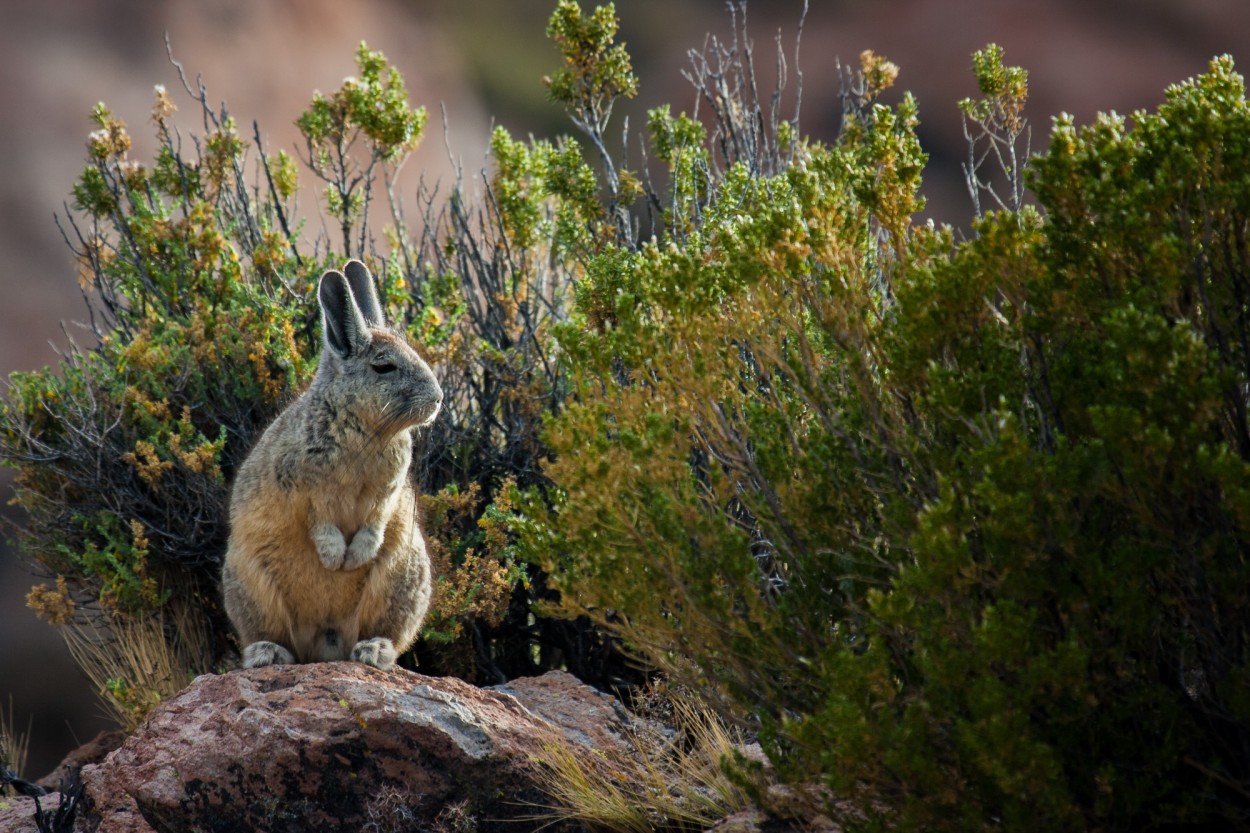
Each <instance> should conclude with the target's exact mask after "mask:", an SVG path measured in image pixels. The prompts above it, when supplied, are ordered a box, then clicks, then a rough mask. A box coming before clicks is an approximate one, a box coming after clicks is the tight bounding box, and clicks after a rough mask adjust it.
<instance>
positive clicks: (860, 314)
mask: <svg viewBox="0 0 1250 833" xmlns="http://www.w3.org/2000/svg"><path fill="white" fill-rule="evenodd" d="M864 62H865V63H864V67H863V71H862V72H861V73H860V74H859V76H857V77H856V76H853V77H852V79H853V80H854V81H855V83H854V84H851V85H846V86H844V100H845V104H844V112H845V113H846V114H847V119H846V121H845V124H844V128H843V131H842V134H841V136H840V137H839V139H838V141H837V142H836V143H835V144H834V145H833V146H828V147H826V146H822V145H820V144H818V143H815V142H811V141H809V140H806V139H803V138H801V134H799V133H798V132H797V130H795V131H794V132H792V133H790V134H788V135H789V136H790V137H792V138H788V139H787V141H786V142H782V141H780V140H779V139H778V140H777V141H776V142H775V146H787V145H789V146H791V147H793V148H794V150H793V153H792V155H791V156H789V157H787V158H786V159H784V160H783V163H782V164H781V165H779V166H777V167H776V168H775V169H774V170H772V171H769V170H768V169H766V168H764V167H763V166H759V165H754V166H753V165H751V164H750V163H749V162H747V161H741V160H738V161H731V162H730V163H729V164H728V165H726V166H725V167H723V168H719V169H718V168H717V167H716V166H713V165H711V164H709V161H708V160H709V158H710V152H711V151H710V149H709V145H711V147H715V142H714V140H713V141H711V142H708V143H705V142H704V140H703V136H702V135H701V134H700V133H699V131H698V130H696V129H690V128H687V129H685V130H684V136H685V139H684V142H685V144H684V145H683V152H684V153H686V154H694V155H695V157H696V158H697V159H698V160H699V161H698V162H696V163H695V164H694V165H693V166H691V167H692V168H697V169H698V170H700V171H703V172H705V173H707V174H708V176H707V179H706V181H705V182H700V183H698V185H697V186H696V187H691V184H690V183H689V182H684V183H683V181H678V182H676V183H675V184H674V185H672V186H671V193H672V194H673V199H672V204H673V205H675V206H681V208H682V210H681V212H680V213H679V212H677V211H674V212H672V213H671V214H670V215H669V216H668V218H667V219H668V220H669V222H670V226H669V228H668V229H667V230H666V233H665V234H664V235H663V236H661V237H660V238H658V239H657V240H656V241H655V242H654V243H649V244H645V245H642V246H641V247H639V248H638V249H637V250H625V249H620V248H618V249H615V250H611V251H608V252H605V253H604V254H602V255H601V256H600V257H599V258H597V259H596V260H595V261H594V262H593V263H592V264H591V265H590V267H589V268H588V270H587V274H586V276H585V278H584V279H583V282H582V284H581V285H580V286H579V290H578V300H579V306H578V307H577V309H576V311H575V316H576V317H575V319H574V322H573V323H572V324H571V325H570V326H568V327H567V328H564V329H561V330H560V333H559V338H560V343H561V346H562V347H563V348H564V349H565V350H566V351H567V353H568V355H569V356H570V361H571V363H572V365H573V369H574V373H573V379H574V388H573V389H574V397H573V399H572V401H571V402H570V404H569V405H568V407H567V408H566V409H565V410H564V411H563V412H562V413H561V414H560V415H559V416H558V417H557V418H556V419H555V420H554V421H553V422H552V424H551V427H550V429H549V431H548V432H547V434H546V437H547V439H548V442H549V443H550V444H551V446H552V448H553V450H554V452H555V458H554V462H553V463H552V464H551V465H550V466H549V467H548V468H547V471H548V472H549V474H550V476H551V477H552V479H553V480H554V481H555V483H556V484H557V486H558V492H557V495H558V497H557V504H558V513H557V514H555V515H553V516H551V518H549V519H548V522H547V523H545V524H542V523H539V524H535V525H533V526H532V527H531V528H530V529H529V531H528V532H527V536H526V546H528V547H530V548H532V550H533V551H534V552H548V553H549V557H550V558H551V559H552V563H553V569H555V571H556V575H557V578H558V586H559V587H560V589H561V591H562V592H563V594H564V595H563V600H564V603H565V605H566V610H568V611H569V612H578V613H584V614H587V615H590V616H592V617H594V618H595V619H596V620H597V621H599V622H600V623H601V624H602V625H603V626H605V627H606V628H608V629H609V630H610V631H611V632H612V633H615V634H617V635H619V636H620V637H621V638H622V639H623V640H624V641H625V643H626V644H627V645H628V646H629V647H630V648H631V649H632V650H633V651H635V652H636V653H637V654H638V656H640V657H641V658H642V659H643V660H644V661H645V662H647V663H649V664H651V665H653V666H656V667H660V668H663V669H665V670H666V671H668V672H669V673H670V674H673V675H676V676H678V677H679V678H681V679H685V680H687V681H688V682H691V683H693V684H695V685H699V686H702V687H705V688H706V689H708V690H709V691H711V692H714V693H716V694H718V695H719V697H720V699H719V701H718V702H719V703H720V705H721V708H722V709H724V710H725V711H726V712H728V713H730V714H733V715H737V716H738V717H739V718H740V719H746V720H751V721H756V722H757V725H758V726H759V728H760V729H761V732H762V737H763V739H764V740H765V743H766V747H767V749H768V751H769V754H770V757H771V758H772V760H773V763H774V764H775V765H776V766H777V767H778V769H779V770H780V771H781V772H782V773H783V774H784V776H785V777H786V778H788V779H790V780H791V781H793V782H796V783H803V782H807V781H810V780H811V779H812V778H813V777H815V778H816V779H817V780H819V781H821V782H823V783H824V784H825V785H827V786H828V787H830V788H832V790H833V793H832V794H834V795H842V796H850V797H853V798H854V799H855V801H856V803H857V804H858V807H859V812H860V813H862V814H863V815H862V816H852V817H849V818H847V819H846V823H847V824H850V825H853V826H857V827H870V828H874V829H875V828H877V827H879V826H885V827H890V828H891V829H960V830H965V829H991V828H998V827H1006V828H1009V829H1056V830H1058V829H1074V828H1099V829H1136V828H1139V827H1143V826H1148V825H1182V824H1194V825H1201V824H1209V823H1218V822H1223V823H1226V824H1227V823H1243V824H1244V822H1245V819H1246V817H1247V813H1248V811H1250V804H1248V802H1247V800H1246V795H1247V787H1250V770H1247V767H1246V763H1245V761H1246V758H1245V756H1244V754H1243V752H1241V751H1240V750H1244V748H1245V744H1246V742H1247V740H1248V739H1250V734H1248V732H1250V721H1248V719H1247V718H1248V717H1250V713H1247V711H1246V708H1245V701H1246V698H1245V692H1246V691H1247V687H1246V682H1247V672H1248V670H1250V665H1248V660H1250V657H1248V656H1247V652H1246V640H1245V635H1246V633H1247V632H1248V631H1247V626H1248V625H1250V621H1248V620H1247V615H1248V611H1250V606H1248V605H1247V598H1246V588H1247V586H1250V583H1248V581H1247V579H1250V575H1248V574H1247V567H1246V561H1245V558H1244V554H1245V552H1246V550H1247V535H1248V532H1250V528H1248V527H1247V520H1250V516H1247V514H1246V495H1247V494H1250V492H1247V490H1246V486H1247V482H1248V481H1247V476H1248V475H1250V468H1247V461H1248V460H1250V455H1248V453H1247V452H1250V443H1247V440H1246V438H1247V434H1246V432H1245V426H1246V421H1245V408H1246V404H1245V402H1246V400H1245V390H1246V389H1247V384H1248V383H1250V380H1248V379H1247V368H1248V367H1250V362H1247V356H1246V355H1245V353H1244V350H1245V345H1244V339H1243V338H1242V337H1241V335H1238V334H1240V333H1243V331H1244V330H1245V321H1244V319H1245V315H1246V312H1245V310H1246V305H1245V303H1244V301H1245V298H1246V297H1248V296H1247V289H1248V288H1250V287H1247V286H1246V283H1245V275H1246V267H1247V265H1248V264H1250V257H1248V255H1250V252H1248V251H1247V248H1246V242H1245V240H1246V228H1247V218H1248V215H1247V207H1248V205H1247V201H1248V200H1250V191H1247V189H1246V187H1245V179H1244V176H1243V175H1242V173H1241V172H1244V170H1246V154H1247V153H1248V152H1250V144H1247V139H1246V136H1247V135H1248V134H1247V132H1246V128H1247V113H1248V111H1247V107H1246V102H1245V93H1244V87H1243V83H1242V80H1241V77H1240V76H1238V75H1237V74H1236V73H1235V72H1234V71H1233V68H1232V62H1231V60H1230V59H1227V58H1221V59H1217V60H1215V61H1214V62H1213V63H1212V64H1211V68H1210V71H1209V72H1208V73H1207V74H1206V75H1203V76H1201V77H1199V78H1196V79H1193V80H1191V81H1189V82H1186V83H1184V84H1181V85H1177V86H1175V87H1173V88H1170V89H1169V90H1168V93H1167V100H1166V102H1165V103H1164V104H1163V105H1162V106H1161V107H1160V108H1159V110H1158V112H1157V113H1144V112H1143V113H1138V114H1135V116H1134V118H1133V125H1132V127H1131V128H1130V127H1129V126H1128V124H1127V123H1126V121H1125V120H1123V119H1121V118H1118V117H1106V116H1104V117H1100V118H1099V120H1098V121H1097V122H1096V123H1095V124H1094V125H1092V126H1090V127H1088V128H1084V129H1077V128H1076V127H1075V126H1074V125H1073V124H1072V122H1071V120H1070V119H1068V118H1066V117H1063V118H1060V119H1059V120H1057V121H1056V124H1055V128H1054V131H1053V134H1052V137H1051V141H1050V146H1049V150H1048V151H1047V152H1046V153H1045V154H1043V155H1042V156H1041V157H1039V158H1037V159H1036V160H1035V161H1033V162H1032V168H1033V173H1032V179H1031V181H1032V184H1033V190H1034V192H1035V194H1036V196H1037V198H1038V200H1039V201H1040V203H1041V206H1042V209H1043V210H1042V211H1041V212H1039V211H1037V210H1034V209H1031V208H1028V207H1027V206H1025V205H1023V197H1022V194H1021V195H1020V196H1019V197H1015V196H1011V195H1010V194H1009V195H1007V196H1006V197H1004V199H1003V202H1004V204H1005V205H1008V206H1009V207H1012V208H1015V209H1017V210H1015V211H1011V212H998V213H994V212H981V211H980V208H979V207H978V209H977V210H978V213H982V214H983V216H982V218H981V219H980V220H979V221H978V222H977V223H976V225H975V236H974V237H973V238H972V239H970V240H967V241H964V242H962V243H959V244H956V243H955V242H954V236H953V234H952V232H951V231H950V230H945V229H942V230H938V229H933V228H931V227H927V226H915V225H913V224H912V221H911V215H912V214H913V213H914V212H915V211H916V210H917V208H918V206H919V202H918V198H917V196H916V187H917V185H918V184H919V175H920V170H921V167H922V165H923V163H924V157H923V154H922V153H921V152H920V150H919V147H918V145H917V143H916V140H915V136H914V132H913V131H914V125H915V105H914V103H913V102H911V101H910V99H907V98H904V100H903V102H902V103H901V104H899V105H898V106H897V107H894V108H891V107H887V106H885V105H882V104H880V103H877V102H876V101H875V100H874V97H875V94H876V93H877V92H879V88H878V87H877V86H874V84H884V83H888V81H889V80H892V76H893V72H892V71H890V70H889V69H888V67H887V66H886V65H884V63H883V62H882V59H879V58H877V57H875V56H872V55H870V54H867V55H865V57H864ZM974 65H975V68H976V70H977V73H978V76H979V80H980V82H981V88H982V91H983V93H984V94H985V96H986V97H985V98H984V99H982V100H981V101H978V102H967V103H965V105H964V106H963V108H964V112H965V114H966V116H967V117H968V118H969V119H971V122H972V123H973V124H977V125H980V126H981V128H980V129H981V130H983V131H984V132H983V133H981V132H977V133H973V132H971V131H970V138H977V139H978V141H989V142H998V144H997V145H996V147H999V148H1000V149H1001V148H1006V147H1009V146H1010V147H1013V148H1014V147H1015V142H1017V140H1019V138H1020V136H1021V129H1022V123H1021V121H1020V120H1021V119H1022V116H1021V112H1022V111H1021V109H1020V108H1021V107H1022V105H1023V95H1024V92H1025V87H1024V85H1025V84H1026V76H1025V75H1024V73H1023V72H1022V71H1021V70H1018V69H1015V68H1007V67H1004V66H1003V65H1002V64H1001V51H1000V50H996V49H994V48H991V49H988V50H986V51H984V52H982V53H978V55H977V56H976V59H975V61H974ZM739 66H743V64H742V63H741V62H740V63H739ZM757 120H758V121H759V122H760V123H764V124H767V123H768V121H767V120H766V119H757ZM713 121H715V120H713ZM674 124H675V123H674V122H672V121H670V120H669V119H668V118H667V117H666V116H665V115H663V114H657V115H656V116H654V117H653V125H655V127H657V128H658V129H657V130H656V133H657V135H656V137H655V140H656V145H657V147H660V148H662V149H664V148H666V144H665V143H666V142H671V141H672V140H671V139H670V138H669V137H670V136H672V135H674V134H675V131H674V130H673V129H672V127H671V125H674ZM985 137H990V138H988V139H987V138H985ZM669 155H670V156H671V153H670V154H669ZM980 158H981V157H980V156H979V155H977V154H974V157H973V163H972V164H971V165H970V166H969V168H968V175H969V180H970V188H971V190H972V192H973V194H974V195H975V194H983V193H986V192H987V189H988V188H992V187H993V186H992V185H991V184H990V182H989V180H988V179H986V178H984V176H983V172H982V173H978V172H979V171H980V164H981V162H980V161H978V160H979V159H980ZM1002 158H1003V159H1004V165H1005V167H1006V168H1007V170H1006V171H1005V176H1006V178H1007V181H1008V182H1009V183H1010V182H1013V181H1014V180H1013V177H1019V176H1021V174H1022V170H1023V167H1024V165H1023V161H1019V163H1018V164H1016V163H1013V162H1011V161H1010V155H1009V154H1004V156H1003V157H1002ZM1013 166H1014V167H1013ZM1013 187H1014V186H1013ZM1012 193H1013V194H1014V193H1015V192H1014V190H1013V192H1012Z"/></svg>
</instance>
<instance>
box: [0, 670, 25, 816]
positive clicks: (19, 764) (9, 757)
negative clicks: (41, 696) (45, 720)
mask: <svg viewBox="0 0 1250 833" xmlns="http://www.w3.org/2000/svg"><path fill="white" fill-rule="evenodd" d="M15 719H16V714H15V712H14V709H13V696H12V695H9V707H8V709H7V710H6V709H0V769H7V770H9V771H11V772H13V773H15V774H17V775H23V774H24V773H25V772H26V754H27V752H28V751H29V749H30V721H29V720H28V721H27V723H26V728H25V729H24V730H22V731H18V730H17V728H16V725H15V722H14V721H15ZM14 794H15V793H14V792H13V788H12V787H11V786H9V785H8V784H6V783H5V782H3V781H0V798H3V797H6V796H12V795H14Z"/></svg>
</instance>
